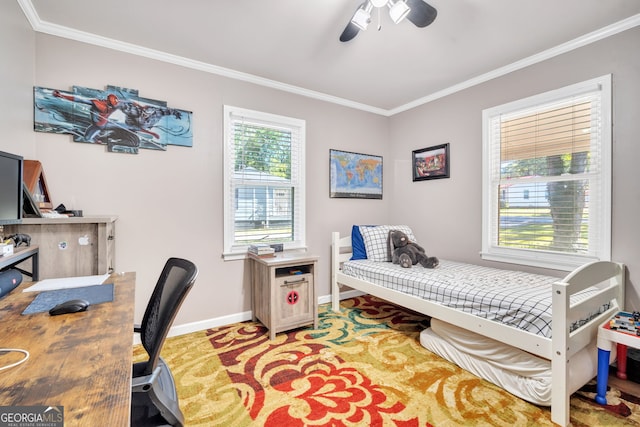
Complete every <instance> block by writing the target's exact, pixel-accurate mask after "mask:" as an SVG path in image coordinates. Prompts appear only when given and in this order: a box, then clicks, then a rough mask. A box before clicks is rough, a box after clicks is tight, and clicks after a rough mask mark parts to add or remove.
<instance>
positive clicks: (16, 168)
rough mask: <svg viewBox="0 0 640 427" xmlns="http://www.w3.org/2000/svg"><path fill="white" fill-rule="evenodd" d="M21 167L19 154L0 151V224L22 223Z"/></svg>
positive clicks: (22, 164) (22, 161) (21, 161)
mask: <svg viewBox="0 0 640 427" xmlns="http://www.w3.org/2000/svg"><path fill="white" fill-rule="evenodd" d="M23 168H24V160H23V158H22V157H21V156H17V155H15V154H10V153H5V152H3V151H0V225H9V224H20V223H22V202H23V197H24V196H23V189H22V174H23Z"/></svg>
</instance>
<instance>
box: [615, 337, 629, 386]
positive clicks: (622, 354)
mask: <svg viewBox="0 0 640 427" xmlns="http://www.w3.org/2000/svg"><path fill="white" fill-rule="evenodd" d="M616 348H617V350H618V371H617V372H616V377H618V378H620V379H621V380H626V379H627V346H626V345H624V344H620V343H618V345H617V347H616Z"/></svg>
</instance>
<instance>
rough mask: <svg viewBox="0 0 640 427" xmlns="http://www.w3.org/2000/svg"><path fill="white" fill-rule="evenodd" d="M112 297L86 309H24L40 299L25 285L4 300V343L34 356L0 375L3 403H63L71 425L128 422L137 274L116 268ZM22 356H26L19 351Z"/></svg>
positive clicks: (0, 341)
mask: <svg viewBox="0 0 640 427" xmlns="http://www.w3.org/2000/svg"><path fill="white" fill-rule="evenodd" d="M105 283H114V289H115V298H114V301H113V302H112V303H104V304H97V305H93V306H90V307H89V309H88V310H87V311H86V312H82V313H74V314H66V315H61V316H53V317H52V316H49V313H46V312H45V313H37V314H31V315H26V316H22V315H21V313H22V312H23V311H24V309H25V308H26V307H27V306H28V305H29V304H30V303H31V301H32V300H33V298H34V297H35V295H36V293H35V292H22V289H24V288H25V287H28V286H31V285H32V283H31V282H27V283H23V284H22V285H20V286H19V287H18V288H16V289H15V290H14V291H13V292H11V293H10V294H9V295H7V296H6V297H4V298H3V299H1V300H0V324H1V325H2V329H0V346H1V347H2V348H22V349H25V350H27V351H29V353H30V354H31V356H30V357H29V359H28V360H27V361H26V362H25V363H23V364H21V365H19V366H16V367H14V368H9V369H8V370H5V371H2V373H1V374H0V406H36V405H47V406H63V407H64V425H65V426H127V425H129V422H130V411H131V369H132V357H133V353H132V343H133V312H134V291H135V273H123V274H113V275H112V276H111V277H110V278H109V279H108V280H107V281H106V282H105ZM9 357H10V355H5V356H3V359H2V360H3V361H4V362H5V363H3V365H4V364H8V363H11V362H13V361H17V360H18V359H19V358H20V357H21V355H19V354H16V356H15V358H14V360H7V359H8V358H9Z"/></svg>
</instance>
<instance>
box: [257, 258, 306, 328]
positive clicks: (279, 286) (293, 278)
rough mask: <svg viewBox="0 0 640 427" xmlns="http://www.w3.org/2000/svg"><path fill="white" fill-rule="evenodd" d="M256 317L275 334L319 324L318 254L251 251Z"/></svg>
mask: <svg viewBox="0 0 640 427" xmlns="http://www.w3.org/2000/svg"><path fill="white" fill-rule="evenodd" d="M249 260H250V262H251V287H252V297H251V310H252V313H253V320H254V321H255V320H259V321H260V322H262V323H263V324H264V325H265V326H266V327H267V328H268V329H269V339H274V338H275V337H276V333H278V332H282V331H287V330H290V329H295V328H298V327H300V326H305V325H309V324H313V327H314V328H317V327H318V298H317V296H316V264H317V262H318V257H316V256H311V255H304V254H291V253H286V254H285V253H279V254H278V255H277V256H275V257H264V258H261V257H258V256H255V255H253V254H249Z"/></svg>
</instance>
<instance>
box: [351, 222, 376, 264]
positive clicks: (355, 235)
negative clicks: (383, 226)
mask: <svg viewBox="0 0 640 427" xmlns="http://www.w3.org/2000/svg"><path fill="white" fill-rule="evenodd" d="M360 227H373V226H371V225H362V226H360V225H354V226H353V227H351V249H352V251H351V252H352V254H351V260H352V261H353V260H356V259H367V248H366V247H365V246H364V239H363V238H362V233H360Z"/></svg>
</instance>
